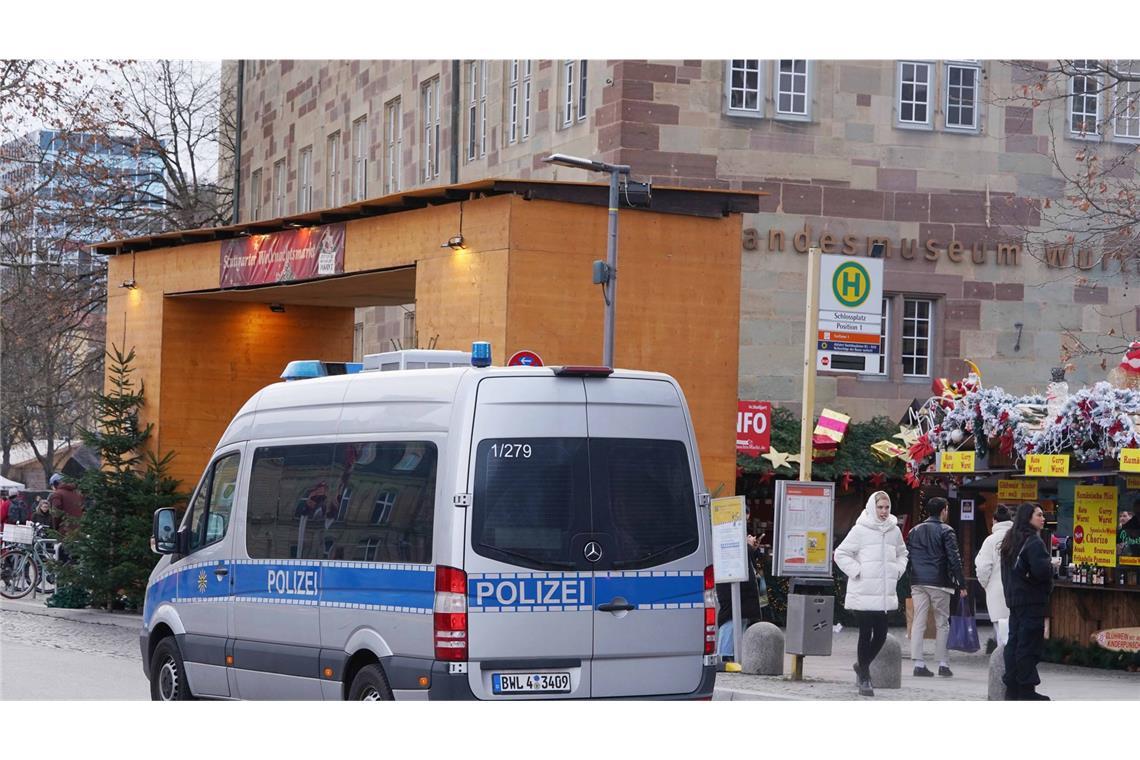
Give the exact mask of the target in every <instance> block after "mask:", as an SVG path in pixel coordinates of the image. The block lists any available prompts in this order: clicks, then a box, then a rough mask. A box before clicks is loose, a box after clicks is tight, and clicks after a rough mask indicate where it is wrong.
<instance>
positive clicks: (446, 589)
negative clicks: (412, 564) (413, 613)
mask: <svg viewBox="0 0 1140 760" xmlns="http://www.w3.org/2000/svg"><path fill="white" fill-rule="evenodd" d="M432 616H433V618H434V619H435V659H437V660H449V661H451V662H456V661H463V660H466V659H467V573H465V572H463V571H462V570H456V569H455V568H454V567H445V566H443V565H437V566H436V568H435V606H434V612H433V613H432Z"/></svg>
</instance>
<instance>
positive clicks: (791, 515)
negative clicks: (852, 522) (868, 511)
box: [772, 480, 835, 578]
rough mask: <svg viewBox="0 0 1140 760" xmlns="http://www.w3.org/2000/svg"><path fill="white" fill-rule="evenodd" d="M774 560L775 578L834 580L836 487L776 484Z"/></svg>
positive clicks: (783, 481)
mask: <svg viewBox="0 0 1140 760" xmlns="http://www.w3.org/2000/svg"><path fill="white" fill-rule="evenodd" d="M775 506H776V510H775V511H776V523H775V538H774V546H773V547H772V548H773V552H774V555H773V558H772V568H773V573H774V574H775V575H781V576H795V577H798V578H830V577H832V576H831V551H832V546H833V544H834V543H835V484H834V483H816V482H802V481H791V480H781V481H777V483H776V505H775Z"/></svg>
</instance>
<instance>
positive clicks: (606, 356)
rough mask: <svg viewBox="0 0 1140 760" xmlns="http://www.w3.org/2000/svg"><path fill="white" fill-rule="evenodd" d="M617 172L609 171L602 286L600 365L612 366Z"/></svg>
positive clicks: (615, 303) (615, 295) (615, 275)
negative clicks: (606, 268)
mask: <svg viewBox="0 0 1140 760" xmlns="http://www.w3.org/2000/svg"><path fill="white" fill-rule="evenodd" d="M617 212H618V170H617V168H616V167H615V168H613V169H610V211H609V236H608V238H607V240H606V264H607V265H609V281H608V282H607V283H606V284H605V285H604V286H603V289H602V293H603V294H604V295H606V296H607V298H606V316H605V327H604V331H603V336H604V337H603V342H602V364H604V365H605V366H607V367H612V366H614V317H615V315H616V314H615V313H616V310H617V231H618V215H617Z"/></svg>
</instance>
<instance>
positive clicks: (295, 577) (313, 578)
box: [266, 570, 317, 596]
mask: <svg viewBox="0 0 1140 760" xmlns="http://www.w3.org/2000/svg"><path fill="white" fill-rule="evenodd" d="M266 587H267V590H268V591H269V593H270V594H287V595H289V596H316V595H317V571H316V570H270V571H269V573H268V578H267V580H266Z"/></svg>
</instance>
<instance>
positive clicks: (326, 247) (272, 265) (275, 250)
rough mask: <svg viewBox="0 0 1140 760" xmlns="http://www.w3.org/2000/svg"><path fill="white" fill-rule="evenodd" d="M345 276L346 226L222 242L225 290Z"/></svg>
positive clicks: (299, 230) (223, 285)
mask: <svg viewBox="0 0 1140 760" xmlns="http://www.w3.org/2000/svg"><path fill="white" fill-rule="evenodd" d="M343 273H344V225H343V224H328V225H323V226H320V227H305V228H303V229H298V230H284V231H282V232H274V233H272V234H269V235H250V236H249V237H243V238H235V239H233V240H225V241H222V261H221V287H223V288H233V287H240V286H242V285H264V284H267V283H274V282H296V281H299V280H311V279H314V278H317V277H328V276H329V275H334V274H343Z"/></svg>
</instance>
